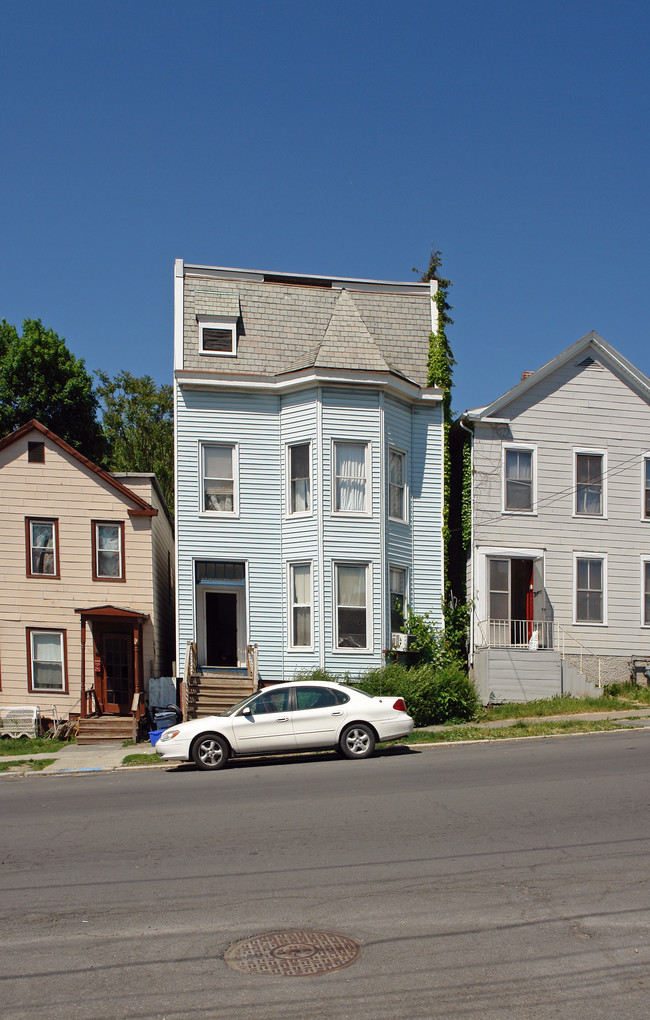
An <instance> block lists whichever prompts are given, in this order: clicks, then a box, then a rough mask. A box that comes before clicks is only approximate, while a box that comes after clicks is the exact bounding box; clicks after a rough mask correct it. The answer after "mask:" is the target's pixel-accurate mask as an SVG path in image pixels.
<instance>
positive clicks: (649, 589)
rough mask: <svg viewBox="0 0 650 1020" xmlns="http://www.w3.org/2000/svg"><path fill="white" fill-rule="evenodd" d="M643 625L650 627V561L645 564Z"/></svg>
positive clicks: (645, 561)
mask: <svg viewBox="0 0 650 1020" xmlns="http://www.w3.org/2000/svg"><path fill="white" fill-rule="evenodd" d="M643 623H644V625H645V626H646V627H650V560H644V562H643Z"/></svg>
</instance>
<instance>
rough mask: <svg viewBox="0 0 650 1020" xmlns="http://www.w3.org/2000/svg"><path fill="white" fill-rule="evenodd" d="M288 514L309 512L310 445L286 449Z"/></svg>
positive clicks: (301, 444) (302, 444)
mask: <svg viewBox="0 0 650 1020" xmlns="http://www.w3.org/2000/svg"><path fill="white" fill-rule="evenodd" d="M287 449H288V460H289V513H290V514H307V513H309V511H310V510H311V471H310V464H311V445H310V444H309V443H295V444H294V445H292V446H289V447H288V448H287Z"/></svg>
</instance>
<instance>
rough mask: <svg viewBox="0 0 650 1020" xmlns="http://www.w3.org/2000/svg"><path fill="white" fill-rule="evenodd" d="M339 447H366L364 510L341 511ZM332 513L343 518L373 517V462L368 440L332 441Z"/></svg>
mask: <svg viewBox="0 0 650 1020" xmlns="http://www.w3.org/2000/svg"><path fill="white" fill-rule="evenodd" d="M338 445H341V446H343V445H345V446H363V447H365V458H364V472H365V474H364V481H365V498H364V503H363V509H362V510H339V508H338V506H337V503H338V487H337V484H336V480H337V477H338V476H337V473H336V447H337V446H338ZM331 455H332V513H333V514H336V515H337V516H339V515H340V516H343V517H370V516H372V461H371V458H370V442H369V441H368V440H366V439H343V438H339V439H333V440H332V454H331Z"/></svg>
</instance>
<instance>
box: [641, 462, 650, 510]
mask: <svg viewBox="0 0 650 1020" xmlns="http://www.w3.org/2000/svg"><path fill="white" fill-rule="evenodd" d="M646 472H647V473H648V479H647V483H646ZM646 491H647V492H650V453H644V454H643V456H642V458H641V520H642V521H650V510H649V511H648V513H646Z"/></svg>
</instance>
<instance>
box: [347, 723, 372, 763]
mask: <svg viewBox="0 0 650 1020" xmlns="http://www.w3.org/2000/svg"><path fill="white" fill-rule="evenodd" d="M339 747H340V748H341V754H344V755H345V757H346V758H367V757H368V755H369V754H372V752H373V751H374V749H375V734H374V733H373V731H372V730H371V728H370V726H366V725H365V723H353V724H352V726H346V728H345V729H344V730H343V733H342V734H341V739H340V741H339Z"/></svg>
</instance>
